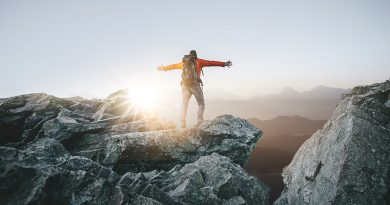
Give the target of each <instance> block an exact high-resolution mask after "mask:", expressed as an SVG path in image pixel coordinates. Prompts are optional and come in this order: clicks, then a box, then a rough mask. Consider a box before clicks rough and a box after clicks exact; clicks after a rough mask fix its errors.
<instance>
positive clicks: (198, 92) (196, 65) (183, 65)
mask: <svg viewBox="0 0 390 205" xmlns="http://www.w3.org/2000/svg"><path fill="white" fill-rule="evenodd" d="M231 65H232V62H231V61H227V62H220V61H209V60H204V59H200V58H198V56H197V54H196V51H195V50H192V51H191V52H190V54H189V55H185V56H184V57H183V60H182V62H180V63H176V64H172V65H169V66H162V65H161V66H159V67H158V70H160V71H167V70H173V69H182V75H181V77H182V80H181V83H180V85H181V87H182V101H183V102H182V109H181V119H180V121H181V128H185V127H186V117H187V108H188V102H189V101H190V98H191V96H192V95H194V96H195V99H196V102H197V103H198V121H197V124H199V123H201V122H202V121H203V113H204V109H205V103H204V97H203V90H202V86H203V82H202V80H201V79H200V74H201V73H202V69H203V67H210V66H221V67H225V66H227V67H230V66H231Z"/></svg>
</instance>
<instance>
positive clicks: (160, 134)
mask: <svg viewBox="0 0 390 205" xmlns="http://www.w3.org/2000/svg"><path fill="white" fill-rule="evenodd" d="M162 127H163V126H162ZM101 136H102V135H101ZM260 136H261V131H260V130H259V129H257V128H256V127H254V126H253V125H251V124H250V123H249V122H248V121H246V120H243V119H240V118H235V117H233V116H231V115H222V116H218V117H217V118H215V119H214V120H211V121H205V122H203V123H202V124H201V125H200V126H199V127H195V128H192V129H189V130H185V131H183V132H181V131H177V130H175V129H163V130H157V131H156V130H154V131H147V132H132V133H125V134H117V135H106V137H104V139H99V140H97V141H98V142H96V140H92V139H91V138H95V139H96V136H94V135H89V136H86V137H84V138H82V139H81V140H80V141H79V142H77V143H76V142H74V143H73V146H72V148H70V149H69V150H70V152H71V153H72V154H76V153H77V155H82V156H85V157H88V158H91V159H96V160H97V161H98V162H99V163H100V164H102V165H104V166H107V167H110V168H112V169H113V170H114V171H116V172H118V173H125V172H127V171H133V172H139V171H151V170H154V169H159V170H168V169H171V168H172V167H174V166H175V165H177V164H187V163H191V162H194V161H196V160H197V159H199V158H200V157H201V156H206V155H210V154H212V153H214V152H215V153H218V154H220V155H223V156H227V157H229V158H230V159H232V160H233V161H234V162H235V163H237V164H240V165H244V164H245V163H246V161H247V160H248V159H249V155H250V152H251V151H252V149H253V148H254V146H255V145H256V142H257V140H258V139H259V137H260ZM86 141H88V142H86ZM90 143H91V144H94V146H91V144H90ZM97 143H98V144H99V145H97ZM79 145H80V146H79ZM81 145H82V146H81ZM88 150H90V151H88ZM84 153H85V154H84Z"/></svg>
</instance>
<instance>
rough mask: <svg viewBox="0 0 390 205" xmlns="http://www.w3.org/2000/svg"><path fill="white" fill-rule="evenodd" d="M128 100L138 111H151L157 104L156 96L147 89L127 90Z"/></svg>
mask: <svg viewBox="0 0 390 205" xmlns="http://www.w3.org/2000/svg"><path fill="white" fill-rule="evenodd" d="M129 96H130V100H131V101H132V102H133V103H134V104H135V105H136V106H137V107H138V108H140V109H143V110H153V109H154V108H155V106H156V102H157V94H156V92H154V91H153V90H152V89H149V88H137V89H133V90H129Z"/></svg>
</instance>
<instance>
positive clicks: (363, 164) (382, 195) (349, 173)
mask: <svg viewBox="0 0 390 205" xmlns="http://www.w3.org/2000/svg"><path fill="white" fill-rule="evenodd" d="M282 176H283V181H284V184H285V189H284V191H283V192H282V194H281V196H280V197H279V199H278V200H277V201H276V202H275V203H274V204H278V205H279V204H280V205H282V204H386V203H390V201H389V200H390V198H389V190H390V81H389V80H388V81H386V82H384V83H379V84H373V85H369V86H359V87H355V88H353V89H352V91H351V92H350V93H349V94H346V95H345V96H344V98H343V99H342V101H341V102H340V103H339V105H338V106H337V108H336V110H335V111H334V113H333V115H332V117H331V119H330V120H329V121H328V122H327V123H326V124H325V125H324V127H323V128H322V130H320V131H318V132H316V133H315V134H314V135H313V136H312V137H311V138H309V139H308V140H307V141H306V142H305V143H304V144H303V145H302V146H301V147H300V149H299V150H298V152H297V153H296V154H295V156H294V159H293V160H292V162H291V163H290V164H289V165H288V166H287V167H285V168H284V170H283V174H282Z"/></svg>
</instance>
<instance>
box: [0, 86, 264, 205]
mask: <svg viewBox="0 0 390 205" xmlns="http://www.w3.org/2000/svg"><path fill="white" fill-rule="evenodd" d="M260 136H261V131H260V130H258V129H257V128H255V127H254V126H252V125H251V124H249V123H248V122H247V121H246V120H243V119H240V118H236V117H233V116H231V115H222V116H219V117H217V118H215V119H213V120H210V121H205V122H203V123H202V124H201V125H199V126H198V127H194V128H191V129H187V130H181V131H179V130H176V129H175V124H173V123H172V122H168V121H164V120H162V119H160V118H159V117H158V115H157V114H156V113H155V112H153V111H147V110H143V109H142V108H140V106H137V105H135V104H134V103H132V101H131V99H130V98H129V97H128V93H127V91H118V92H115V93H113V94H111V95H110V96H108V97H107V98H106V99H104V100H86V99H83V98H80V97H74V98H66V99H63V98H57V97H54V96H50V95H46V94H28V95H21V96H16V97H12V98H5V99H0V143H1V144H0V152H1V155H0V181H2V183H1V186H0V195H1V196H6V197H0V204H267V203H268V198H269V188H268V187H267V186H266V185H265V184H263V183H262V182H260V181H259V180H257V179H255V178H253V177H250V176H248V175H247V173H246V172H245V171H244V170H243V169H242V168H241V165H244V164H245V163H246V161H247V160H248V158H249V155H250V152H251V150H252V149H253V148H254V146H255V144H256V142H257V140H258V139H259V137H260Z"/></svg>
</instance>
